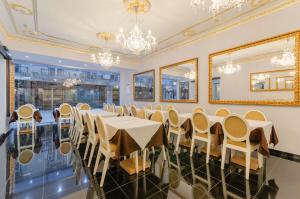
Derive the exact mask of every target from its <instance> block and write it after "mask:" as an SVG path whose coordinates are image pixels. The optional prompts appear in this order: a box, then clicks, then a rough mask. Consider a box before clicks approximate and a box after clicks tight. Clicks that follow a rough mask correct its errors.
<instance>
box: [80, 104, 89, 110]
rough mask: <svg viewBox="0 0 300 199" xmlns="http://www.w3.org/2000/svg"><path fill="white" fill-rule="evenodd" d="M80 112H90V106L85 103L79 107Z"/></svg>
mask: <svg viewBox="0 0 300 199" xmlns="http://www.w3.org/2000/svg"><path fill="white" fill-rule="evenodd" d="M80 110H91V106H90V105H89V104H87V103H84V104H82V105H81V106H80Z"/></svg>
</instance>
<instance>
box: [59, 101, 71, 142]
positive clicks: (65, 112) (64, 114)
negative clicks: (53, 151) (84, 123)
mask: <svg viewBox="0 0 300 199" xmlns="http://www.w3.org/2000/svg"><path fill="white" fill-rule="evenodd" d="M59 113H60V116H59V118H58V131H59V136H60V137H59V139H60V140H69V136H67V137H65V138H63V137H62V133H61V130H62V129H64V128H70V124H71V123H72V107H71V105H69V104H67V103H63V104H61V105H60V107H59Z"/></svg>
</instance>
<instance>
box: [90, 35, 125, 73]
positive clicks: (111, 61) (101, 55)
mask: <svg viewBox="0 0 300 199" xmlns="http://www.w3.org/2000/svg"><path fill="white" fill-rule="evenodd" d="M96 36H97V37H98V38H99V39H103V40H104V41H105V47H104V48H103V49H102V51H100V52H98V53H96V54H92V55H91V58H92V61H93V62H94V63H98V64H100V65H101V66H102V67H104V68H109V67H111V66H113V65H118V64H120V57H119V56H116V57H115V58H114V57H113V55H112V53H111V51H110V49H109V48H108V47H107V42H108V41H110V40H113V39H114V38H115V37H114V35H113V34H112V33H107V32H99V33H97V34H96Z"/></svg>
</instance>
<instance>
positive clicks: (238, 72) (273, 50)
mask: <svg viewBox="0 0 300 199" xmlns="http://www.w3.org/2000/svg"><path fill="white" fill-rule="evenodd" d="M299 36H300V31H295V32H290V33H287V34H283V35H279V36H275V37H272V38H268V39H264V40H260V41H256V42H253V43H250V44H246V45H242V46H238V47H235V48H231V49H228V50H224V51H221V52H216V53H213V54H210V55H209V103H211V104H249V105H250V104H255V105H278V106H297V105H300V91H299V89H300V87H299V80H300V79H299V52H300V51H299ZM249 79H250V81H249ZM249 88H250V89H249Z"/></svg>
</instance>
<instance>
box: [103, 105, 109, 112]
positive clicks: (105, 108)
mask: <svg viewBox="0 0 300 199" xmlns="http://www.w3.org/2000/svg"><path fill="white" fill-rule="evenodd" d="M103 110H105V111H108V104H106V103H103Z"/></svg>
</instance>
